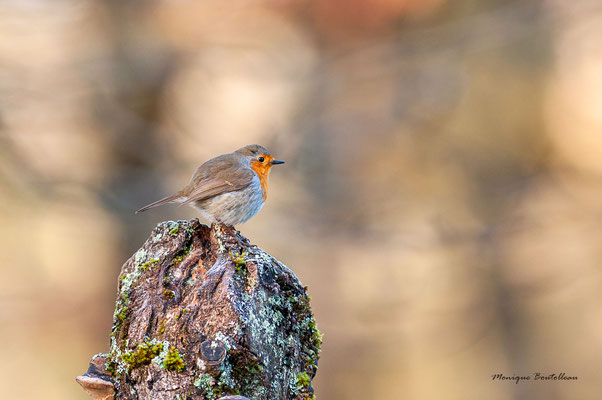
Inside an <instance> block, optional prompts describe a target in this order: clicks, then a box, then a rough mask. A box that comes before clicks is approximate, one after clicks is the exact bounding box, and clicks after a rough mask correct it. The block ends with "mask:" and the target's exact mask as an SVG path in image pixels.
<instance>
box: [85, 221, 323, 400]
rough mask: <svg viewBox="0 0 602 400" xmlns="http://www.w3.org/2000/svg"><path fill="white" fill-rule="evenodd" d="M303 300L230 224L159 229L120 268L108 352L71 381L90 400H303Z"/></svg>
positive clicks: (313, 348)
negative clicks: (109, 399) (226, 225)
mask: <svg viewBox="0 0 602 400" xmlns="http://www.w3.org/2000/svg"><path fill="white" fill-rule="evenodd" d="M309 300H310V299H309V297H308V296H307V293H306V289H305V288H304V287H303V286H302V284H301V282H300V281H299V279H298V278H297V277H296V276H295V274H294V273H293V272H292V271H291V270H289V269H288V268H287V267H286V266H284V265H283V264H281V263H280V262H278V261H277V260H276V259H274V258H273V257H271V256H270V255H269V254H267V253H266V252H264V251H263V250H261V249H260V248H258V247H257V246H252V245H250V244H249V242H248V241H247V239H246V238H244V237H243V236H241V235H240V234H239V233H238V232H236V231H234V230H233V229H232V228H228V227H223V226H220V225H213V226H212V227H211V228H209V227H207V226H205V225H201V224H200V223H199V222H198V220H196V219H195V220H191V221H178V222H172V221H169V222H164V223H161V224H159V225H158V226H157V227H156V228H155V229H154V230H153V232H152V235H151V237H150V238H149V239H148V240H147V241H146V243H145V244H144V246H143V247H142V248H141V249H140V250H138V252H136V254H135V255H134V256H132V257H131V258H130V259H129V260H128V261H127V262H126V263H125V264H124V265H123V267H122V269H121V274H120V276H119V292H118V297H117V303H116V306H115V315H114V319H113V328H112V331H111V345H110V352H109V354H99V355H96V356H94V358H93V359H92V361H91V363H90V369H89V370H88V372H87V373H86V374H84V375H82V376H80V377H78V379H77V380H78V382H79V383H80V384H81V385H82V386H83V387H84V389H86V391H88V393H90V394H91V395H92V396H93V397H95V398H110V397H107V396H112V394H113V393H112V392H111V390H113V388H114V392H115V398H117V399H208V400H214V399H215V400H217V399H219V398H221V397H225V398H239V399H242V398H244V397H247V398H250V399H253V400H263V399H265V400H268V399H269V400H273V399H283V400H284V399H286V400H289V399H299V400H300V399H311V398H313V397H314V396H313V393H312V392H313V389H312V388H311V379H312V378H313V376H314V375H315V373H316V369H317V362H318V353H319V349H320V342H321V334H320V332H319V331H318V329H317V327H316V323H315V320H314V317H313V314H312V311H311V308H310V305H309ZM111 385H112V386H111ZM103 396H104V397H103ZM230 396H234V397H230ZM242 396H244V397H242Z"/></svg>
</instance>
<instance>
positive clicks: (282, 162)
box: [270, 160, 284, 165]
mask: <svg viewBox="0 0 602 400" xmlns="http://www.w3.org/2000/svg"><path fill="white" fill-rule="evenodd" d="M270 164H272V165H276V164H284V161H281V160H272V162H271V163H270Z"/></svg>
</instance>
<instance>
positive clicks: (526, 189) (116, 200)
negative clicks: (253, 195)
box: [0, 0, 602, 400]
mask: <svg viewBox="0 0 602 400" xmlns="http://www.w3.org/2000/svg"><path fill="white" fill-rule="evenodd" d="M249 143H260V144H263V145H265V146H267V147H268V148H269V149H271V150H272V152H273V153H274V154H275V155H276V156H277V158H279V159H283V160H286V161H287V164H285V165H284V166H282V167H278V168H275V169H274V170H273V171H272V174H271V180H270V183H271V186H270V188H271V190H270V198H269V199H268V202H267V205H266V207H264V209H263V210H262V211H261V213H260V214H259V215H257V216H256V217H255V218H254V219H252V220H251V221H250V222H248V223H247V224H245V225H242V226H240V227H239V228H240V229H241V231H242V233H243V234H244V235H246V236H247V237H249V238H250V239H251V241H252V242H253V243H256V244H258V245H259V246H261V247H262V248H264V249H265V250H267V251H268V252H270V253H271V254H272V255H274V256H275V257H277V258H278V259H280V260H281V261H282V262H284V263H285V264H287V265H288V266H289V267H290V268H292V269H293V270H294V271H295V272H296V274H297V275H298V276H299V277H300V279H301V280H302V282H303V283H304V284H305V285H308V286H309V293H310V295H311V296H312V298H313V301H312V305H313V308H314V311H315V314H316V318H317V321H318V324H319V326H320V328H321V330H322V331H323V333H324V335H325V336H324V344H323V351H322V355H321V359H320V367H319V371H318V374H317V376H316V378H315V380H314V387H315V390H316V395H317V398H318V399H321V400H340V399H346V400H347V399H349V400H355V399H358V400H359V399H400V400H401V399H419V400H429V399H433V400H440V399H458V400H467V399H488V400H498V399H499V400H506V399H548V400H555V399H570V400H573V399H581V400H589V399H599V398H600V397H599V396H600V393H602V379H600V369H601V367H602V307H600V303H601V302H602V276H601V267H602V264H601V262H602V201H601V199H602V3H600V2H599V1H598V0H591V1H589V0H581V1H574V2H568V1H562V0H530V1H529V0H524V1H520V0H514V1H503V0H456V1H448V0H373V1H366V0H330V1H320V0H278V1H275V0H273V1H267V0H266V1H256V0H249V1H244V2H239V1H231V2H223V1H217V0H199V1H193V0H178V1H174V0H154V1H141V0H139V1H129V2H123V1H117V0H113V1H100V0H96V1H95V0H54V1H43V0H2V1H1V7H0V250H1V251H0V268H1V270H0V273H1V274H2V279H1V283H0V285H1V286H0V288H1V291H0V342H1V343H2V344H3V346H2V352H1V354H2V355H1V358H0V359H1V360H2V362H1V363H0V386H1V387H2V392H3V395H2V397H3V398H7V399H8V398H19V399H41V398H44V399H82V400H84V399H86V398H87V396H86V395H85V394H84V392H83V390H81V388H80V387H79V386H78V385H77V384H76V382H75V380H74V378H75V377H76V376H77V375H79V374H81V373H82V372H84V371H85V370H86V369H87V366H88V361H89V360H90V358H91V356H92V355H93V354H95V353H98V352H103V351H107V349H108V337H109V333H110V327H111V322H112V314H113V307H114V299H115V295H116V286H117V275H118V273H119V270H120V267H121V265H122V264H123V262H125V260H126V259H127V258H128V257H129V256H130V255H131V254H133V253H134V252H135V251H136V250H137V249H138V248H139V247H140V246H141V245H142V243H143V242H144V241H145V240H146V238H147V237H148V235H149V234H150V231H151V229H152V228H153V227H154V226H155V225H156V224H157V223H158V222H160V221H163V220H167V219H189V218H193V217H196V215H195V213H194V210H192V209H190V210H189V209H187V208H177V207H175V206H165V207H161V208H158V209H154V210H152V211H149V212H147V213H144V214H141V215H134V210H136V209H137V208H139V207H140V206H142V205H144V204H147V203H149V202H150V201H153V200H156V199H158V198H160V197H163V196H165V195H167V194H170V193H172V192H173V191H175V190H177V189H179V188H180V187H182V186H183V185H184V184H186V183H187V182H188V179H189V177H190V175H191V173H192V171H193V170H194V169H195V168H196V167H197V166H198V165H200V164H201V163H202V162H203V161H205V160H207V159H209V158H211V157H213V156H216V155H218V154H222V153H226V152H230V151H233V150H234V149H237V148H239V147H241V146H243V145H246V144H249ZM535 372H539V373H542V374H545V375H547V374H552V373H556V374H558V373H561V372H564V373H566V374H567V375H568V376H577V377H578V378H579V380H578V381H576V382H575V381H568V382H529V383H521V384H514V383H512V382H499V381H492V379H491V376H492V375H493V374H497V373H503V374H505V375H510V376H512V375H515V374H516V375H530V374H533V373H535Z"/></svg>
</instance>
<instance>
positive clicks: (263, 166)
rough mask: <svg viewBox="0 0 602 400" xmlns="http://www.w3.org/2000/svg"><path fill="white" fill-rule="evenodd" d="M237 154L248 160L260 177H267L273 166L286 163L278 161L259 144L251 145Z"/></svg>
mask: <svg viewBox="0 0 602 400" xmlns="http://www.w3.org/2000/svg"><path fill="white" fill-rule="evenodd" d="M235 153H238V154H239V155H240V156H242V157H244V158H246V159H247V160H248V162H249V164H250V165H251V168H253V170H254V171H255V172H256V173H257V175H259V177H263V176H267V175H268V173H269V172H270V168H272V166H274V165H278V164H284V161H281V160H276V159H275V158H274V156H272V154H270V151H269V150H268V149H266V148H265V147H263V146H260V145H258V144H250V145H248V146H245V147H243V148H240V149H238V150H236V152H235Z"/></svg>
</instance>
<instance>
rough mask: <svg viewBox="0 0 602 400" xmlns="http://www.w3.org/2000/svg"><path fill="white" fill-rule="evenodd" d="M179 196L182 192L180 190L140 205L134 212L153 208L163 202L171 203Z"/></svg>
mask: <svg viewBox="0 0 602 400" xmlns="http://www.w3.org/2000/svg"><path fill="white" fill-rule="evenodd" d="M180 197H182V194H181V193H180V192H178V193H176V194H172V195H171V196H167V197H164V198H162V199H161V200H157V201H153V202H152V203H150V204H148V205H146V206H144V207H142V208H141V209H140V210H138V211H136V214H138V213H141V212H144V211H146V210H148V209H149V208H153V207H157V206H160V205H163V204H167V203H171V202H172V201H175V200H177V199H179V198H180Z"/></svg>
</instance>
